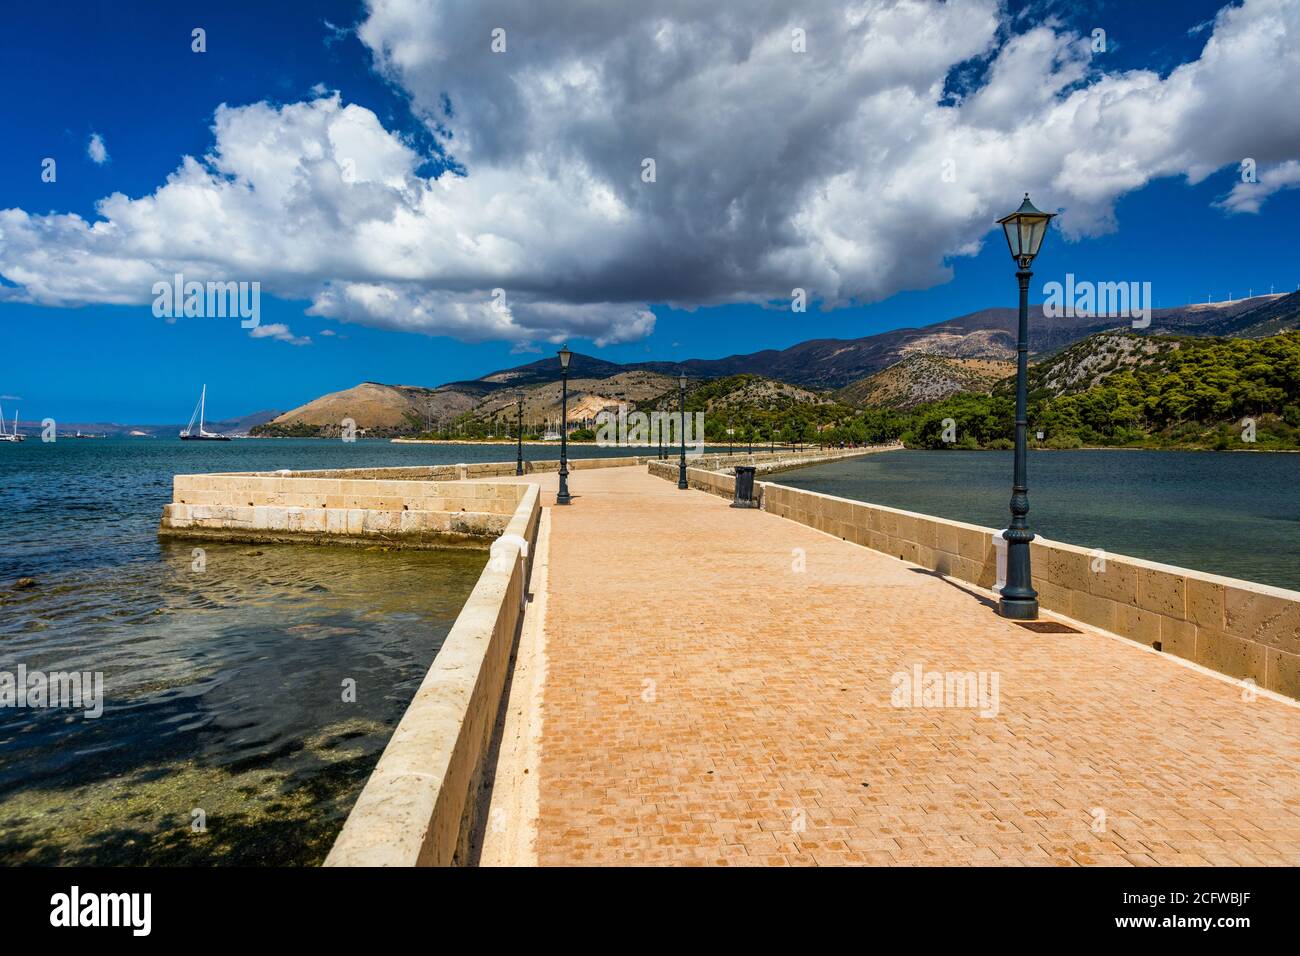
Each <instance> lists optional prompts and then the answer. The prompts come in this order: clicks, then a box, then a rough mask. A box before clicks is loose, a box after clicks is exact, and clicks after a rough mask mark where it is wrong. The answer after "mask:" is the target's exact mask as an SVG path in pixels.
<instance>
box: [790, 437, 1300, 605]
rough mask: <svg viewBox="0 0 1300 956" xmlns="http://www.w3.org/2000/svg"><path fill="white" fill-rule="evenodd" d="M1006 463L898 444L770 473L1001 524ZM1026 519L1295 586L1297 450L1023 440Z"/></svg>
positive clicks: (1140, 551)
mask: <svg viewBox="0 0 1300 956" xmlns="http://www.w3.org/2000/svg"><path fill="white" fill-rule="evenodd" d="M1011 467H1012V455H1011V452H989V451H986V452H965V451H895V452H887V453H885V454H880V455H871V456H869V457H866V458H858V459H852V460H849V461H843V462H836V463H834V464H829V465H819V466H817V467H814V468H804V469H800V470H799V471H792V472H789V473H787V474H783V475H781V476H780V477H779V478H777V479H776V480H778V481H780V482H781V483H782V484H786V485H792V486H793V487H795V488H807V489H809V490H811V491H820V492H824V493H826V494H831V495H839V496H840V497H844V498H855V499H857V500H859V501H869V502H873V503H875V504H881V505H887V506H889V507H891V508H902V509H905V510H908V511H919V512H922V513H924V514H933V515H939V516H941V517H944V518H952V519H955V520H958V521H969V522H971V523H973V524H980V525H985V526H987V527H991V528H1005V527H1006V526H1007V522H1008V521H1009V520H1010V511H1009V501H1010V499H1011ZM1029 523H1030V527H1031V528H1032V529H1033V530H1034V531H1036V532H1038V533H1039V534H1041V535H1043V536H1044V537H1048V538H1054V539H1056V540H1058V541H1065V542H1069V543H1070V544H1077V545H1080V546H1082V547H1086V548H1102V549H1104V550H1106V551H1108V552H1110V553H1112V554H1128V555H1132V556H1134V557H1139V558H1146V559H1147V560H1150V561H1162V562H1164V563H1166V564H1175V565H1179V566H1180V567H1185V568H1195V569H1197V570H1200V571H1208V572H1211V573H1213V574H1223V575H1227V576H1229V577H1234V578H1245V579H1246V580H1248V581H1259V582H1262V583H1265V584H1273V585H1278V586H1280V587H1285V588H1292V589H1295V590H1300V455H1296V454H1275V453H1274V454H1270V453H1245V452H1236V453H1228V452H1163V451H1057V452H1047V451H1043V452H1033V451H1031V452H1030V453H1029Z"/></svg>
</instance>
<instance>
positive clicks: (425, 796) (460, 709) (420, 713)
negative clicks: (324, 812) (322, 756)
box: [325, 485, 541, 866]
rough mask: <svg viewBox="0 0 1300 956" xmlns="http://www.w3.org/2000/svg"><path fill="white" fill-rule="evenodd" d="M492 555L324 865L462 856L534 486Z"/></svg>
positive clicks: (507, 642)
mask: <svg viewBox="0 0 1300 956" xmlns="http://www.w3.org/2000/svg"><path fill="white" fill-rule="evenodd" d="M521 487H522V488H523V489H524V493H523V497H522V499H521V501H520V503H519V506H518V507H517V509H516V510H515V512H514V514H513V515H512V516H511V519H510V522H509V523H508V525H507V526H506V528H505V534H504V535H503V536H502V538H501V539H500V540H498V541H497V542H496V543H495V544H493V546H492V557H491V559H490V560H489V561H488V563H487V566H486V567H485V568H484V569H483V573H482V575H480V577H479V580H478V583H477V584H476V585H475V587H474V590H473V592H472V593H471V594H470V596H469V599H468V600H467V601H466V602H465V606H464V608H462V609H461V612H460V615H459V616H458V617H457V618H456V623H455V624H454V625H453V626H452V629H451V631H450V633H448V635H447V639H446V640H445V641H444V642H443V645H442V648H441V649H440V650H439V651H438V655H437V657H435V658H434V660H433V665H432V666H431V667H430V668H429V672H428V673H427V674H426V675H425V678H424V681H423V682H422V683H421V684H420V688H419V690H417V691H416V693H415V696H414V698H412V700H411V703H410V705H409V706H408V707H407V709H406V712H405V714H403V716H402V719H401V721H400V722H399V723H398V725H397V728H396V730H394V731H393V736H392V738H391V739H390V740H389V742H388V746H387V747H385V748H384V752H383V754H382V755H381V756H380V758H379V763H378V764H377V765H376V766H375V769H374V771H373V772H372V773H371V775H370V778H369V780H367V781H366V786H365V788H364V789H363V790H362V791H361V795H360V797H358V798H357V802H356V804H355V805H354V806H353V808H352V812H351V813H350V814H349V815H348V819H347V822H346V823H345V824H344V826H343V830H342V832H341V833H340V834H339V836H338V839H337V840H336V841H335V842H334V846H333V848H332V849H331V850H330V853H329V856H328V857H327V858H326V860H325V865H326V866H450V865H456V864H463V863H465V862H467V859H466V855H467V851H468V848H469V838H470V834H471V833H472V831H473V829H474V826H475V823H476V820H475V818H474V814H475V812H476V808H477V806H478V800H477V799H476V796H477V792H478V790H479V788H480V786H481V785H482V781H483V778H484V774H485V772H486V766H487V761H488V755H489V750H490V745H491V739H492V732H493V728H494V727H495V725H496V721H497V715H498V713H499V711H500V708H501V706H502V699H503V696H504V690H505V684H506V677H507V675H508V673H509V670H510V655H511V650H512V648H513V646H514V641H515V635H516V632H517V630H518V628H519V625H520V621H521V619H522V617H523V613H524V607H525V604H526V601H527V594H528V578H529V574H530V573H531V569H532V560H533V549H534V548H535V547H536V543H537V530H538V525H539V521H540V517H541V504H540V494H539V492H538V488H537V486H536V485H523V486H521Z"/></svg>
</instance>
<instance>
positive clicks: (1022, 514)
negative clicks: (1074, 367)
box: [998, 193, 1055, 621]
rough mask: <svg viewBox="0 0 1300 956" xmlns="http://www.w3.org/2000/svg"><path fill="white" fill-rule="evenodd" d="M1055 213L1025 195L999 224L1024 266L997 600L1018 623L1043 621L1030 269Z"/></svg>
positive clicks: (1018, 274)
mask: <svg viewBox="0 0 1300 956" xmlns="http://www.w3.org/2000/svg"><path fill="white" fill-rule="evenodd" d="M1054 215H1055V214H1054V213H1049V212H1042V211H1041V210H1039V209H1035V208H1034V204H1033V203H1031V202H1030V201H1029V193H1025V201H1024V203H1022V204H1021V206H1020V208H1019V209H1017V210H1016V211H1015V212H1013V213H1012V214H1011V215H1009V216H1004V217H1003V218H1001V219H999V220H998V223H999V224H1000V225H1001V226H1002V229H1003V231H1004V232H1005V233H1006V236H1007V245H1008V246H1009V247H1010V249H1011V258H1013V259H1015V260H1016V264H1017V265H1018V266H1019V267H1020V269H1019V271H1018V272H1016V279H1017V280H1018V281H1019V283H1020V329H1019V332H1018V334H1017V337H1016V460H1015V474H1014V477H1013V479H1012V486H1011V525H1010V526H1009V527H1008V528H1007V530H1006V531H1005V532H1003V534H1002V537H1004V538H1006V541H1007V583H1006V585H1005V586H1004V587H1003V588H1002V597H1001V599H1000V600H999V601H998V613H999V614H1001V615H1002V616H1003V617H1008V618H1012V619H1013V620H1017V621H1032V620H1034V619H1035V618H1036V617H1038V592H1037V591H1035V590H1034V586H1033V581H1032V575H1031V574H1030V569H1029V542H1031V541H1033V540H1034V533H1033V532H1032V531H1030V530H1029V521H1028V515H1029V484H1028V478H1027V477H1026V468H1025V457H1026V453H1025V429H1026V427H1027V426H1028V422H1027V418H1028V411H1027V406H1028V404H1029V395H1028V393H1029V382H1028V378H1029V280H1030V278H1032V277H1033V273H1032V272H1030V271H1029V266H1030V265H1031V264H1032V263H1033V261H1034V257H1035V256H1036V255H1038V249H1039V247H1040V246H1042V244H1043V237H1044V236H1045V235H1047V224H1048V223H1049V222H1051V220H1052V217H1053V216H1054Z"/></svg>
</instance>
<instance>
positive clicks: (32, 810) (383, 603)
mask: <svg viewBox="0 0 1300 956" xmlns="http://www.w3.org/2000/svg"><path fill="white" fill-rule="evenodd" d="M514 452H515V449H514V448H513V447H510V446H502V445H482V446H440V445H394V444H390V443H388V442H375V441H358V442H355V443H349V444H345V443H343V442H341V441H314V440H292V439H286V440H244V441H232V442H228V443H203V444H197V443H183V442H180V441H178V440H161V439H82V440H76V439H63V440H60V441H58V442H55V443H52V444H43V443H41V442H40V441H39V440H31V439H29V440H28V441H26V442H23V443H21V444H9V445H0V529H2V537H0V672H8V673H11V674H14V673H16V671H17V668H18V666H19V665H23V666H25V667H26V668H27V669H28V671H29V672H30V671H37V670H39V671H44V672H53V671H74V670H75V671H90V672H96V671H98V672H102V673H103V675H104V684H105V686H104V696H105V706H104V712H103V716H101V717H99V718H97V719H87V718H86V717H85V716H84V715H83V714H82V713H81V712H80V711H75V712H74V711H69V710H64V709H37V708H15V707H0V865H3V864H15V863H47V864H58V863H195V864H200V865H203V864H210V863H258V864H260V863H271V864H275V863H315V862H318V861H319V860H321V859H322V858H323V857H324V854H325V853H326V852H327V851H328V848H329V845H330V843H331V842H332V840H333V838H334V836H335V835H336V833H337V831H338V828H339V827H340V826H341V825H342V821H343V819H344V818H345V817H346V815H347V812H348V810H349V809H350V808H351V805H352V802H353V801H354V800H355V799H356V795H357V794H358V793H359V792H360V789H361V786H362V785H363V784H364V782H365V779H366V776H367V775H368V774H369V772H370V770H371V768H372V767H373V766H374V763H375V761H376V760H377V759H378V757H379V754H380V752H381V751H382V750H383V747H384V745H385V744H386V743H387V740H388V737H389V735H390V734H391V732H392V728H393V726H394V725H395V724H396V722H397V720H398V719H399V718H400V717H401V714H402V712H403V711H404V710H405V708H406V704H407V702H408V701H409V700H410V697H411V695H412V693H413V692H414V690H415V687H416V686H418V684H419V681H420V679H421V678H422V677H423V675H424V673H425V671H426V670H427V669H428V667H429V664H430V662H431V661H432V660H433V657H434V654H435V653H436V652H437V649H438V647H439V646H441V643H442V640H443V638H444V637H445V636H446V633H447V631H448V629H449V628H450V626H451V624H452V622H453V621H454V620H455V618H456V615H457V614H458V613H459V611H460V608H461V606H462V604H463V603H464V601H465V598H466V597H467V596H468V594H469V592H470V590H471V589H472V587H473V585H474V582H475V581H476V580H477V579H478V575H479V573H480V571H481V570H482V567H483V563H484V561H485V559H486V556H485V555H484V554H483V553H479V552H400V551H382V550H377V549H376V550H361V549H354V548H328V547H324V548H322V547H304V546H291V545H284V546H267V545H259V546H256V547H254V546H249V545H230V544H208V545H206V546H205V547H204V551H205V552H206V556H205V560H204V563H203V566H202V569H201V570H196V566H195V563H194V554H193V547H194V545H193V544H192V543H184V544H182V543H174V544H164V543H161V542H160V541H159V540H158V538H157V535H156V531H157V527H158V519H159V517H160V515H161V513H162V507H163V505H164V504H165V503H166V502H167V501H169V500H170V498H171V479H172V475H174V474H176V473H192V472H210V471H232V470H239V471H245V470H266V469H276V468H295V469H298V468H340V467H348V466H377V465H419V464H441V463H454V462H462V461H466V462H468V461H499V460H510V459H513V457H514ZM593 452H596V453H601V454H606V453H608V454H617V453H619V450H618V449H610V450H608V451H607V452H606V451H603V450H600V449H574V454H575V457H576V456H581V455H583V454H589V453H593ZM526 454H527V455H528V456H529V457H537V458H541V457H555V456H557V455H558V448H553V447H533V448H528V449H527V450H526ZM20 577H31V578H33V579H34V580H35V582H36V584H35V586H34V587H30V588H24V589H15V588H14V584H15V582H16V581H17V580H18V579H19V578H20ZM344 681H355V686H356V695H355V701H354V702H350V701H345V700H344V699H343V697H344V695H343V689H344ZM199 823H202V825H203V826H202V827H201V828H200V827H198V824H199Z"/></svg>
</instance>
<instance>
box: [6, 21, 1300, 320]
mask: <svg viewBox="0 0 1300 956" xmlns="http://www.w3.org/2000/svg"><path fill="white" fill-rule="evenodd" d="M498 28H500V29H502V30H504V31H505V34H504V39H505V51H504V52H501V53H494V52H492V49H491V42H492V35H493V31H494V30H496V29H498ZM796 31H802V37H803V38H804V40H803V49H804V51H805V52H797V49H796V48H797V47H798V44H797V43H796V42H794V41H795V38H796ZM357 34H358V36H359V38H360V40H361V41H362V42H363V43H364V44H365V45H366V46H367V47H369V48H370V50H371V51H372V53H373V55H374V60H375V65H376V69H377V70H378V71H380V72H381V73H382V74H383V75H384V77H385V78H386V79H388V80H390V81H391V82H393V83H394V84H396V85H397V86H399V87H400V88H402V89H404V90H406V91H407V92H408V93H409V94H410V97H411V100H412V103H413V105H414V108H415V109H416V111H417V113H418V114H419V115H420V116H421V117H423V118H424V119H425V120H426V121H427V122H428V124H429V126H430V129H431V130H433V131H434V134H435V135H436V136H438V137H439V138H440V139H441V141H442V145H443V147H444V149H445V150H446V152H447V153H448V154H449V155H451V156H453V157H454V158H455V160H456V161H457V163H458V164H460V166H462V167H463V169H464V170H465V172H466V175H464V176H460V175H455V174H453V173H444V174H442V175H441V176H438V177H429V176H426V175H422V174H421V173H420V172H419V170H420V169H421V167H422V164H423V162H424V160H425V157H423V156H421V155H419V154H417V153H416V151H415V150H414V149H413V148H412V147H411V146H410V145H409V144H408V142H407V141H406V140H405V139H404V138H403V137H402V136H401V135H400V134H399V133H397V132H394V131H391V130H388V129H386V128H385V127H384V126H383V124H382V123H381V122H380V121H379V119H378V118H377V117H376V116H375V114H374V113H372V112H371V111H370V110H368V109H365V108H364V107H361V106H358V105H355V104H348V103H346V102H345V101H344V100H343V99H342V97H341V96H340V95H339V94H337V93H334V94H331V95H328V96H318V97H316V98H313V99H311V100H309V101H306V102H299V103H289V104H285V105H282V106H272V105H270V104H268V103H255V104H251V105H246V106H224V105H223V106H221V107H219V108H218V109H217V110H216V113H215V118H214V122H213V135H214V142H213V146H212V149H211V151H210V152H209V153H208V155H206V156H204V157H201V158H199V157H188V156H187V157H184V158H183V159H182V160H181V161H180V163H179V165H178V167H177V168H176V170H175V171H174V172H173V173H172V174H171V175H170V176H169V177H168V179H167V181H166V182H165V183H163V184H161V185H160V186H159V187H158V188H157V189H156V190H155V191H154V192H153V193H152V194H150V195H145V196H139V197H134V198H133V197H128V196H125V195H122V194H116V193H115V194H113V195H111V196H108V197H106V198H105V199H103V200H101V201H100V203H99V205H98V208H97V213H98V217H97V218H96V219H95V220H94V221H87V220H85V219H83V218H81V217H79V216H76V215H72V214H67V215H60V214H52V215H34V214H31V213H29V212H27V211H24V210H21V209H7V210H0V274H3V275H4V276H5V278H6V279H7V280H8V281H9V282H10V283H11V284H12V285H11V286H5V287H0V296H4V297H8V298H19V299H24V300H26V301H34V302H41V303H46V304H52V305H67V304H79V303H86V302H120V303H129V302H145V301H148V293H149V290H150V288H151V286H152V283H153V282H154V281H155V280H156V279H157V278H158V277H159V276H163V277H166V276H169V275H171V274H173V273H175V272H182V271H183V272H184V274H185V275H186V276H187V277H191V276H192V277H193V278H195V279H199V280H222V281H231V280H258V281H260V282H261V283H262V288H263V290H264V291H267V292H269V293H271V294H274V295H277V296H281V297H289V298H301V299H305V300H308V301H309V302H310V303H311V304H310V306H309V308H308V311H309V313H311V314H313V315H317V316H325V317H332V318H335V319H339V320H342V321H348V322H357V323H364V324H367V325H373V326H380V327H385V328H392V329H401V330H407V331H412V332H422V333H428V334H446V335H453V336H455V337H457V338H460V339H464V340H467V341H477V340H484V339H503V340H507V341H513V342H516V343H525V342H532V341H551V342H556V341H560V340H561V339H564V338H568V337H570V336H572V337H588V338H591V339H592V340H594V341H596V342H597V343H599V344H605V343H612V342H625V341H631V340H635V339H638V338H641V337H643V336H645V335H647V334H649V332H650V331H652V330H653V328H654V316H653V313H652V312H651V311H650V305H651V304H657V303H665V304H670V305H676V306H682V307H687V308H693V307H695V306H699V305H709V304H718V303H725V302H758V303H767V302H788V301H789V297H790V295H791V290H792V289H794V288H796V287H797V288H801V289H805V290H807V292H808V295H809V296H810V297H812V298H814V299H820V300H822V301H823V302H824V303H826V304H827V305H829V306H835V305H840V304H844V303H847V302H851V301H858V302H870V301H875V300H879V299H881V298H884V297H887V296H889V295H892V294H894V293H895V292H898V291H900V290H904V289H916V288H925V287H928V286H931V285H934V284H936V283H940V282H943V281H945V280H946V279H947V278H949V276H950V267H949V265H948V264H947V262H948V260H949V259H950V258H951V257H952V256H955V255H969V254H972V253H974V252H976V251H977V250H978V249H979V247H980V244H981V243H982V242H983V240H984V239H985V238H987V237H988V236H989V235H990V234H991V233H992V228H993V227H992V223H993V220H994V219H995V218H996V217H997V216H999V215H1002V214H1004V213H1006V212H1008V211H1010V210H1011V209H1013V208H1014V207H1015V206H1016V205H1017V204H1018V203H1019V200H1020V197H1021V193H1022V192H1023V191H1025V190H1028V191H1029V192H1030V193H1031V194H1032V196H1033V198H1034V199H1035V201H1036V202H1038V204H1039V205H1040V206H1043V207H1045V208H1049V209H1062V210H1063V215H1062V216H1061V218H1060V220H1059V222H1060V225H1061V228H1062V229H1063V230H1064V231H1065V232H1066V233H1067V234H1069V235H1071V236H1082V235H1093V234H1098V233H1102V232H1105V231H1108V230H1111V229H1113V228H1115V225H1116V224H1115V220H1114V206H1115V201H1116V200H1117V199H1118V198H1119V197H1120V196H1122V195H1124V194H1125V193H1127V192H1130V191H1132V190H1135V189H1140V188H1142V187H1143V186H1145V185H1146V184H1147V183H1149V182H1150V181H1152V180H1153V179H1156V178H1160V177H1171V176H1180V177H1184V178H1185V179H1186V180H1187V181H1188V182H1192V183H1195V182H1199V181H1201V180H1203V179H1204V178H1205V177H1207V176H1208V175H1210V174H1211V173H1212V172H1214V171H1215V170H1218V169H1222V168H1224V167H1227V166H1236V165H1237V164H1238V163H1240V161H1241V160H1242V158H1244V157H1247V156H1249V157H1252V158H1254V159H1255V160H1256V161H1257V162H1258V163H1259V168H1260V169H1261V171H1262V173H1261V181H1260V183H1258V184H1242V186H1241V187H1238V188H1237V189H1234V190H1233V191H1232V194H1231V195H1229V196H1228V197H1227V198H1226V199H1224V200H1223V201H1222V205H1224V207H1225V209H1227V210H1233V211H1254V210H1257V209H1258V208H1259V207H1260V204H1261V203H1263V202H1264V201H1265V200H1266V198H1267V196H1268V195H1269V194H1270V192H1271V191H1273V190H1275V189H1276V188H1281V185H1279V184H1282V183H1283V182H1284V180H1285V181H1286V182H1288V183H1289V180H1286V177H1289V176H1291V175H1292V173H1291V172H1290V170H1291V168H1292V167H1291V166H1288V165H1287V164H1288V162H1293V161H1294V160H1295V158H1296V157H1297V156H1300V112H1298V111H1296V110H1295V109H1294V108H1293V100H1294V93H1293V91H1294V90H1295V89H1296V88H1297V87H1300V58H1297V56H1296V53H1295V51H1296V50H1297V49H1300V4H1297V3H1295V2H1294V0H1245V2H1244V3H1242V4H1241V5H1240V6H1227V7H1225V8H1224V9H1223V10H1222V11H1221V12H1220V13H1219V15H1218V16H1217V17H1216V18H1215V19H1214V21H1213V23H1212V26H1210V27H1207V28H1206V30H1205V31H1204V32H1203V33H1202V34H1201V35H1203V36H1204V37H1205V46H1204V49H1203V50H1202V52H1201V54H1200V56H1199V57H1198V58H1197V59H1195V60H1193V61H1191V62H1189V63H1186V64H1184V65H1182V66H1180V67H1178V68H1177V69H1174V70H1173V71H1172V72H1170V73H1169V74H1168V75H1166V76H1161V75H1160V74H1158V73H1156V72H1151V71H1145V70H1132V71H1127V72H1106V61H1105V57H1104V55H1103V56H1095V57H1094V56H1093V55H1092V54H1091V52H1090V48H1089V42H1088V38H1087V37H1084V36H1080V35H1076V34H1074V33H1072V32H1070V31H1068V30H1066V29H1064V28H1062V27H1060V26H1059V25H1057V24H1056V23H1055V22H1048V23H1044V24H1040V25H1037V26H1033V25H1029V26H1027V27H1025V26H1023V25H1022V23H1021V21H1019V20H1008V19H1007V14H1006V12H1005V10H1004V9H1003V8H1002V7H1001V5H1000V4H999V3H997V2H996V0H950V2H947V3H942V2H939V0H856V2H844V0H820V2H812V3H808V4H804V5H802V6H800V7H799V8H797V9H796V8H791V7H789V6H788V5H784V4H776V3H771V2H768V0H732V2H728V3H719V4H704V3H699V2H696V0H653V2H637V3H632V2H627V3H614V2H607V3H600V4H567V5H565V4H561V5H555V4H538V3H536V0H490V2H480V3H474V4H466V3H459V2H452V0H371V2H370V3H369V6H368V10H367V16H366V18H365V19H364V21H363V22H362V23H361V25H360V26H359V27H358V30H357ZM972 62H974V63H976V64H977V65H978V64H984V65H986V66H987V70H984V71H982V72H981V71H979V70H975V71H974V72H973V73H972V75H981V76H982V77H983V78H982V79H981V80H979V81H978V83H977V84H975V85H973V86H969V87H967V86H963V88H962V90H961V95H960V96H958V97H951V96H949V97H945V85H946V81H947V80H948V78H949V77H950V76H952V75H953V71H954V70H955V69H958V68H962V69H963V70H966V71H969V67H970V65H971V63H972ZM646 159H653V160H654V169H655V177H654V181H653V182H646V181H645V180H644V179H643V176H642V172H643V169H644V168H645V162H644V161H645V160H646ZM1264 172H1267V173H1268V175H1269V176H1271V177H1272V178H1271V179H1268V178H1266V177H1265V176H1264V175H1263V173H1264ZM1270 183H1272V184H1273V185H1271V186H1270ZM1247 185H1254V186H1255V187H1257V188H1256V190H1255V191H1254V192H1249V191H1247V190H1246V189H1245V188H1244V187H1246V186H1247ZM286 333H287V330H286Z"/></svg>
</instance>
